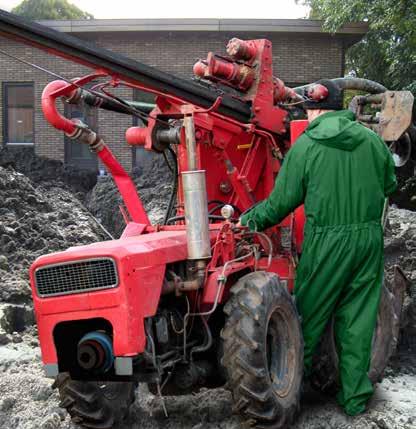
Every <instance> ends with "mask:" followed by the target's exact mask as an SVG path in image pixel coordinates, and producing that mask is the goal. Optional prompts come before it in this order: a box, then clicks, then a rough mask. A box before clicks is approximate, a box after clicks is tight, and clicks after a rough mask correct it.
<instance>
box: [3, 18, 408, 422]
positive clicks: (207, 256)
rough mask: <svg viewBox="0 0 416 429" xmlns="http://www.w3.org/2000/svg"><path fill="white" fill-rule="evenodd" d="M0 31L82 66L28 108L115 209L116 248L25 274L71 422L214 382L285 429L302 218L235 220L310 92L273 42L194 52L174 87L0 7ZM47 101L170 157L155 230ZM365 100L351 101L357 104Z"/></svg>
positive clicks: (296, 393)
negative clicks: (102, 177)
mask: <svg viewBox="0 0 416 429" xmlns="http://www.w3.org/2000/svg"><path fill="white" fill-rule="evenodd" d="M0 31H1V32H2V34H4V35H6V36H7V37H10V38H13V39H17V40H20V41H22V42H24V43H27V44H30V45H34V46H36V47H39V48H41V49H44V50H47V51H48V52H51V53H53V54H55V55H58V56H62V57H65V58H67V59H70V60H73V61H76V62H78V63H81V64H83V65H86V66H89V67H91V68H92V69H94V71H93V72H92V73H91V74H89V75H87V76H84V77H81V78H77V79H74V80H72V81H66V80H57V81H53V82H51V83H50V84H49V85H47V86H46V88H45V90H44V92H43V95H42V108H43V112H44V115H45V117H46V119H47V120H48V121H49V123H50V124H51V125H52V126H53V127H55V128H57V129H59V130H62V131H63V132H64V133H65V134H66V135H67V136H68V137H70V138H73V139H77V140H78V141H79V142H80V144H88V145H89V146H90V148H91V150H93V151H95V152H96V153H97V156H98V157H99V158H100V160H101V161H102V163H103V164H104V165H105V166H106V168H107V170H108V172H109V173H110V174H111V176H112V177H113V179H114V181H115V183H116V185H117V187H118V189H119V191H120V193H121V195H122V197H123V201H124V206H125V210H124V211H125V218H126V227H125V229H124V232H123V233H122V235H121V237H120V238H119V239H117V240H112V241H105V242H101V243H95V244H91V245H87V246H80V247H74V248H70V249H68V250H66V251H64V252H58V253H53V254H50V255H45V256H42V257H40V258H38V259H37V260H36V261H35V262H34V263H33V265H32V267H31V269H30V281H31V287H32V291H33V301H34V307H35V313H36V318H37V323H38V330H39V339H40V345H41V351H42V361H43V365H44V368H45V371H46V373H47V375H48V376H50V377H53V378H56V381H55V384H54V385H55V387H57V388H58V389H59V393H60V396H61V405H62V406H63V407H65V408H66V409H67V410H68V412H69V414H70V415H71V417H72V418H73V420H74V422H76V423H78V424H80V425H82V426H84V427H87V428H111V427H113V425H114V424H116V422H118V421H120V420H122V419H123V417H124V416H125V415H126V413H127V411H128V408H129V406H130V404H131V403H132V402H133V401H134V391H135V388H136V385H137V383H147V384H148V385H149V386H150V388H151V390H152V391H153V392H155V393H156V394H157V395H159V396H160V397H161V399H162V397H163V395H164V394H182V393H188V392H190V391H193V390H195V389H198V388H199V387H201V386H208V387H217V386H221V385H224V384H225V385H226V386H227V388H229V389H230V390H231V391H232V394H233V398H234V404H235V410H236V411H237V412H238V413H240V414H241V416H242V417H243V418H244V419H246V420H251V421H252V422H254V423H255V424H256V425H258V426H259V427H270V428H283V427H287V425H288V424H290V423H291V422H292V421H293V419H294V418H295V416H296V413H297V411H298V409H299V399H300V393H301V384H302V372H303V343H302V332H301V329H300V322H299V317H298V314H297V311H296V306H295V303H294V300H293V298H292V296H291V291H292V289H293V285H294V279H295V271H296V264H297V261H298V258H299V255H300V253H301V245H302V235H303V224H304V213H303V210H302V209H298V210H297V211H296V212H295V213H293V214H291V215H290V216H289V217H288V218H287V219H285V220H284V221H283V222H282V223H281V224H280V225H277V226H275V227H273V228H270V229H269V230H267V231H266V232H264V233H262V232H257V231H249V230H248V229H247V228H242V227H237V226H236V221H237V220H238V217H239V216H240V214H241V213H242V212H244V211H245V210H248V209H249V208H250V207H251V206H252V205H253V204H255V203H256V202H257V201H260V200H262V199H264V198H265V197H267V196H268V194H269V193H270V191H271V190H272V188H273V185H274V179H275V176H276V174H277V173H278V172H279V168H280V166H281V163H282V160H283V159H284V156H285V153H286V152H287V151H288V149H289V148H290V146H291V144H293V143H294V141H295V139H296V137H297V136H298V135H299V134H300V133H301V132H302V131H303V129H304V128H305V126H306V121H305V120H296V119H298V118H301V117H302V114H303V112H302V108H301V103H302V101H303V100H304V97H310V98H313V97H316V99H319V98H321V97H324V96H325V88H323V87H320V86H319V85H318V86H316V85H315V86H313V87H309V88H307V89H304V88H295V89H290V88H287V87H286V86H285V85H284V83H283V82H282V81H281V80H279V79H278V78H276V77H274V76H273V71H272V46H271V43H270V42H269V41H268V40H264V39H261V40H249V41H242V40H239V39H232V40H230V42H229V44H228V46H227V53H228V56H227V57H221V56H218V55H215V54H213V53H209V54H208V57H207V59H206V60H202V61H199V62H198V63H197V64H196V65H195V67H194V72H195V74H196V76H197V79H196V80H195V81H187V80H182V79H179V78H177V77H174V76H171V75H168V74H166V73H162V72H160V71H159V70H156V69H153V68H151V67H148V66H146V65H143V64H141V63H138V62H136V61H133V60H131V59H128V58H125V57H122V56H120V55H116V54H114V53H111V52H108V51H105V50H103V49H99V48H97V47H93V46H91V45H87V44H85V42H82V41H80V40H78V39H76V38H73V37H70V36H68V35H65V34H61V33H58V32H55V31H52V30H51V29H48V28H45V27H43V26H41V25H38V24H34V23H29V22H27V21H23V20H22V19H20V18H17V17H15V16H13V15H10V14H8V13H6V12H0ZM338 81H339V83H340V84H341V85H343V87H344V88H359V89H364V90H367V91H368V92H370V93H373V94H374V93H376V94H379V95H377V97H379V99H380V100H383V99H384V98H383V97H385V94H386V89H385V88H384V87H382V86H381V85H379V84H376V83H374V82H370V81H365V80H361V79H339V80H338ZM86 84H89V85H88V89H87V88H86V86H85V85H86ZM116 87H129V88H137V89H140V90H142V91H147V92H150V93H152V94H155V95H156V105H155V107H154V108H153V109H152V110H151V112H150V113H148V112H145V111H144V110H143V109H141V108H140V106H138V105H134V104H133V103H129V102H128V101H126V100H122V99H120V98H117V97H115V96H113V95H112V94H111V92H110V91H109V88H116ZM406 96H407V97H408V94H406ZM371 97H374V95H372V96H371ZM58 99H63V100H64V101H65V102H67V103H86V104H88V105H90V106H94V107H96V108H101V109H106V110H111V111H115V112H119V113H123V114H126V115H132V116H134V117H138V118H140V119H141V120H142V121H143V122H144V124H145V126H144V127H132V128H129V129H128V130H127V131H126V141H127V143H128V144H130V145H141V146H143V147H144V148H145V149H146V150H153V151H156V152H158V153H160V154H163V153H164V152H165V151H169V152H170V153H171V155H172V157H173V158H174V159H175V164H176V165H175V171H176V174H175V183H174V186H173V189H174V192H173V193H172V198H171V201H170V204H169V207H168V210H167V213H166V216H165V222H164V224H162V225H151V224H150V222H149V220H148V217H147V215H146V212H145V210H144V209H143V206H142V203H141V201H140V197H139V196H138V194H137V191H136V188H135V186H134V184H133V182H132V180H131V179H130V178H129V176H128V175H127V173H126V172H125V171H124V169H123V168H122V166H121V165H120V164H119V163H118V161H117V160H116V159H115V157H114V156H113V155H112V153H111V151H110V149H109V148H108V147H107V146H106V143H105V142H104V141H103V140H102V139H101V138H100V136H99V135H97V134H96V133H95V132H94V131H93V130H92V129H90V128H89V127H88V126H87V125H86V124H83V123H82V122H79V121H77V120H72V119H67V118H65V117H64V116H62V114H61V113H60V112H59V111H58V109H57V107H56V101H57V100H58ZM370 101H371V100H370ZM380 103H382V101H380ZM365 104H366V99H365V97H363V98H362V99H361V100H360V102H359V103H358V105H359V106H360V108H362V106H364V105H365ZM373 104H374V103H373ZM393 113H394V112H393ZM363 114H364V113H363ZM410 116H411V109H410ZM407 122H408V121H407V119H406V120H405V121H404V122H402V123H401V124H400V127H401V129H400V130H401V133H400V135H399V137H400V136H401V135H402V134H403V133H405V132H406V130H407V129H408V128H409V126H410V123H407ZM367 123H368V125H369V126H376V127H377V126H380V127H382V124H381V123H379V122H372V121H367ZM374 124H375V125H374ZM383 130H384V128H383ZM380 132H381V131H380ZM394 141H395V142H396V143H397V142H399V138H398V137H396V138H395V139H394ZM396 146H397V147H401V145H400V144H399V143H397V144H396ZM397 273H398V274H400V273H399V271H398V272H397ZM399 278H400V276H399ZM401 280H403V279H401ZM400 284H401V285H402V284H403V282H401V283H400ZM395 291H399V292H398V293H397V295H396V296H395V295H393V294H392V293H391V292H389V290H388V289H387V288H385V289H384V294H383V300H382V305H381V311H380V317H379V323H378V327H377V330H376V332H375V337H374V353H373V355H374V356H373V362H372V367H371V377H372V379H373V380H374V382H376V381H378V380H379V379H380V377H381V376H382V373H383V370H384V367H385V365H386V364H387V361H388V358H389V357H390V355H391V353H392V351H393V349H394V346H395V341H396V339H397V333H398V319H397V316H398V313H399V312H400V308H401V294H402V291H403V288H402V287H398V288H396V289H395ZM332 337H333V335H332V331H331V327H329V328H328V333H327V336H326V340H324V341H323V344H322V347H321V351H320V353H318V358H317V362H316V368H315V376H314V380H315V384H316V386H317V387H320V388H321V389H323V390H327V391H328V390H330V389H332V388H333V387H334V386H335V385H336V383H337V376H336V374H337V368H336V351H335V348H334V347H333V346H332V343H333V341H332ZM324 358H325V359H324ZM162 400H163V399H162Z"/></svg>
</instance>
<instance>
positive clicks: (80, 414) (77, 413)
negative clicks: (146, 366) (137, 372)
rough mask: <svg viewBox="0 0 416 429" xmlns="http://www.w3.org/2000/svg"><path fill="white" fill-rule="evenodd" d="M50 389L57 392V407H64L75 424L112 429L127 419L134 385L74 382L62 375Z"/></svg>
mask: <svg viewBox="0 0 416 429" xmlns="http://www.w3.org/2000/svg"><path fill="white" fill-rule="evenodd" d="M53 387H54V388H57V389H58V390H59V396H60V399H61V402H60V404H59V406H60V407H62V408H66V410H67V411H68V413H69V414H70V416H71V419H72V421H73V422H74V423H76V424H78V425H80V426H81V427H84V428H89V429H111V428H112V427H114V425H116V424H117V423H119V422H121V421H122V420H123V419H124V418H125V417H126V416H127V413H128V411H129V408H130V405H131V404H132V403H133V402H134V391H135V387H136V386H135V383H133V382H92V381H76V380H72V379H71V377H70V375H69V374H68V373H61V374H59V375H58V377H57V378H56V380H55V383H54V385H53Z"/></svg>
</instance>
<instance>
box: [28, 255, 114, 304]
mask: <svg viewBox="0 0 416 429" xmlns="http://www.w3.org/2000/svg"><path fill="white" fill-rule="evenodd" d="M35 279H36V290H37V292H38V295H39V296H42V297H45V296H55V295H65V294H70V293H82V292H87V291H94V290H99V289H106V288H112V287H116V286H117V284H118V278H117V270H116V266H115V263H114V261H113V260H112V259H89V260H85V261H78V262H65V263H63V264H59V265H49V266H46V267H42V268H38V269H37V270H36V272H35Z"/></svg>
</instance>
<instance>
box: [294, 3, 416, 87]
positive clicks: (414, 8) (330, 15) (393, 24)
mask: <svg viewBox="0 0 416 429" xmlns="http://www.w3.org/2000/svg"><path fill="white" fill-rule="evenodd" d="M297 2H298V3H302V4H306V5H309V6H310V7H311V13H310V16H309V17H310V18H312V19H322V20H323V21H324V29H326V30H327V31H330V32H332V33H333V32H335V31H336V30H338V29H339V28H340V27H342V25H344V24H345V23H347V22H354V21H368V24H369V31H368V33H367V35H366V36H365V37H364V39H363V40H362V41H361V42H359V43H357V44H356V45H354V46H352V47H351V48H350V49H349V50H348V52H347V58H346V59H347V64H346V65H347V67H348V69H349V71H352V70H353V71H355V72H356V74H357V76H358V77H365V78H368V79H372V80H375V81H378V82H380V83H382V84H383V85H385V86H386V87H388V88H389V89H396V90H397V89H408V90H411V91H413V93H415V94H416V1H415V0H348V1H345V0H297Z"/></svg>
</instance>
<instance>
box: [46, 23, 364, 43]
mask: <svg viewBox="0 0 416 429" xmlns="http://www.w3.org/2000/svg"><path fill="white" fill-rule="evenodd" d="M39 23H40V24H43V25H46V26H48V27H51V28H53V29H55V30H59V31H63V32H65V33H102V32H109V33H114V32H143V31H147V32H164V31H167V32H185V31H192V32H227V33H233V32H235V33H242V32H248V33H256V32H259V33H298V34H299V33H300V34H303V33H309V34H310V33H315V34H327V35H335V36H338V37H339V36H341V37H343V38H345V39H346V40H347V42H349V44H353V43H356V42H357V41H359V40H360V39H362V37H363V36H364V35H365V34H366V33H367V31H368V24H367V23H366V22H354V23H348V24H346V25H344V26H343V27H342V28H341V29H339V30H338V31H337V32H336V33H335V34H331V33H328V32H326V31H324V30H323V28H322V21H318V20H311V19H90V20H60V21H53V20H43V21H39Z"/></svg>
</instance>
